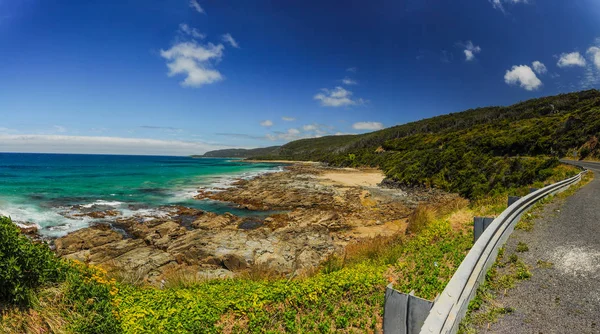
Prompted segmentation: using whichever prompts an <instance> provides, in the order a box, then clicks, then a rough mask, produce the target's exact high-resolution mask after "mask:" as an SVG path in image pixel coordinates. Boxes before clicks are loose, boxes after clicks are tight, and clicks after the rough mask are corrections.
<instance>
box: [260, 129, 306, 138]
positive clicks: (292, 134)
mask: <svg viewBox="0 0 600 334" xmlns="http://www.w3.org/2000/svg"><path fill="white" fill-rule="evenodd" d="M266 137H267V139H269V140H273V141H282V140H285V141H291V140H296V139H301V138H305V137H303V136H301V132H300V130H298V129H295V128H291V129H288V130H287V131H286V132H275V133H274V134H271V133H268V134H267V136H266Z"/></svg>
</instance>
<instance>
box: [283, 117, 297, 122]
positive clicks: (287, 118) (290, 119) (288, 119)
mask: <svg viewBox="0 0 600 334" xmlns="http://www.w3.org/2000/svg"><path fill="white" fill-rule="evenodd" d="M281 119H282V120H284V121H286V122H293V121H295V120H296V119H295V118H294V117H287V116H283V117H281Z"/></svg>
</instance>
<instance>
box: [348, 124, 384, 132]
mask: <svg viewBox="0 0 600 334" xmlns="http://www.w3.org/2000/svg"><path fill="white" fill-rule="evenodd" d="M352 128H353V129H355V130H372V131H374V130H381V129H383V124H381V123H379V122H356V123H354V124H352Z"/></svg>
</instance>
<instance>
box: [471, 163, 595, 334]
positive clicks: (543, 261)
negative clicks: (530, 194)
mask: <svg viewBox="0 0 600 334" xmlns="http://www.w3.org/2000/svg"><path fill="white" fill-rule="evenodd" d="M585 167H587V168H589V169H592V170H594V172H595V175H596V177H595V179H594V180H593V181H592V182H591V183H589V184H588V185H586V186H584V187H583V188H581V189H579V191H577V192H576V193H575V194H574V195H572V196H570V197H568V198H566V199H555V200H553V201H552V202H551V203H549V204H547V205H545V207H544V208H543V210H542V212H541V215H540V217H539V218H536V219H535V220H534V224H535V225H534V228H533V230H532V231H529V232H526V231H523V230H515V232H514V233H513V234H512V235H511V237H510V238H509V240H508V241H507V243H506V247H505V249H506V250H505V256H506V257H508V256H510V255H511V254H517V256H518V257H519V259H521V260H522V261H523V262H525V264H527V266H528V267H529V268H530V270H531V273H532V274H533V276H532V277H531V278H530V279H529V280H524V281H520V282H519V283H517V285H516V287H514V288H513V289H509V290H508V291H502V292H499V295H500V296H499V297H497V298H496V299H495V300H494V302H497V303H499V304H500V305H502V306H503V307H510V308H512V310H513V311H512V312H511V313H509V314H507V315H505V316H502V317H500V319H499V320H498V321H497V322H496V323H493V324H492V325H491V326H490V327H489V328H488V327H487V326H486V328H481V329H479V331H478V332H481V333H544V334H547V333H600V163H594V164H589V163H586V164H585ZM520 242H521V243H524V244H526V245H527V246H528V248H529V250H528V251H525V252H516V249H517V245H518V244H519V243H520Z"/></svg>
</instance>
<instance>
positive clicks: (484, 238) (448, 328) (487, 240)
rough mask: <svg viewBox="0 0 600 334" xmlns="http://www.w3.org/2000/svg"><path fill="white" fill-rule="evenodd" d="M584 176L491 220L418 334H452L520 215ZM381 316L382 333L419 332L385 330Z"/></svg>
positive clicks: (539, 192) (412, 330) (533, 196)
mask: <svg viewBox="0 0 600 334" xmlns="http://www.w3.org/2000/svg"><path fill="white" fill-rule="evenodd" d="M586 172H587V170H584V171H583V172H581V173H579V174H578V175H576V176H574V177H571V178H568V179H566V180H563V181H560V182H557V183H554V184H551V185H549V186H546V187H544V188H542V189H539V190H535V191H533V192H531V193H530V194H529V195H527V196H524V197H522V198H520V199H519V200H517V201H515V202H514V203H513V204H511V205H510V206H509V207H508V208H507V209H506V210H504V211H503V212H502V213H501V214H500V215H499V216H498V217H497V218H495V219H494V220H493V221H492V222H491V223H490V224H489V226H488V227H487V228H486V229H485V230H484V231H483V233H482V234H481V236H480V237H479V238H478V239H477V241H476V242H475V244H474V245H473V248H471V250H470V251H469V253H468V254H467V256H466V257H465V258H464V260H463V261H462V263H461V264H460V266H459V267H458V269H457V270H456V272H455V273H454V275H453V276H452V278H451V279H450V282H448V285H447V286H446V288H445V289H444V291H443V292H442V293H441V294H440V295H439V296H438V297H437V298H436V300H435V301H434V302H433V306H432V307H431V310H430V311H429V314H428V315H427V317H426V319H425V321H424V323H423V325H422V326H420V333H421V334H440V333H456V332H457V331H458V327H459V325H460V322H461V321H462V319H463V318H464V316H465V314H466V313H467V309H468V306H469V302H470V301H471V299H473V297H474V295H475V293H476V292H477V288H478V287H479V285H480V284H481V283H482V282H483V280H484V279H485V276H486V273H487V271H488V269H489V268H490V267H491V266H492V265H493V264H494V262H495V261H496V257H497V255H498V250H499V249H500V247H502V245H504V242H505V241H506V239H507V238H508V237H509V236H510V234H511V233H512V231H513V230H514V228H515V225H516V223H517V222H518V221H519V219H520V218H521V215H523V213H524V212H525V211H527V210H529V209H530V208H531V206H532V205H533V204H535V203H536V202H537V201H539V200H540V199H542V198H544V197H546V196H549V195H553V194H556V193H559V192H561V191H563V190H566V189H567V188H568V187H570V186H571V185H573V184H576V183H577V182H579V181H581V177H582V175H583V174H584V173H586ZM513 201H514V200H513ZM387 295H388V294H387V293H386V296H387ZM387 303H388V301H387V300H386V306H387ZM405 313H406V312H405ZM385 316H386V315H385V314H384V332H385V333H409V334H411V333H416V331H418V330H419V326H415V325H414V324H413V325H412V326H405V327H404V329H400V330H398V329H397V328H391V327H392V326H388V328H385V327H386V326H385V324H386V319H385ZM387 316H388V317H390V316H391V317H393V316H394V315H393V314H389V313H388V314H387ZM396 316H401V315H396ZM388 321H389V320H388ZM396 322H397V321H396ZM400 322H402V321H400ZM407 323H409V324H410V321H409V320H407ZM419 325H420V324H419ZM394 327H395V326H394ZM411 327H412V328H411Z"/></svg>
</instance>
